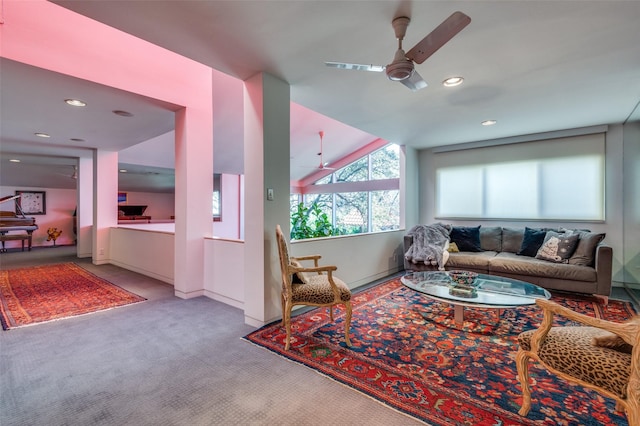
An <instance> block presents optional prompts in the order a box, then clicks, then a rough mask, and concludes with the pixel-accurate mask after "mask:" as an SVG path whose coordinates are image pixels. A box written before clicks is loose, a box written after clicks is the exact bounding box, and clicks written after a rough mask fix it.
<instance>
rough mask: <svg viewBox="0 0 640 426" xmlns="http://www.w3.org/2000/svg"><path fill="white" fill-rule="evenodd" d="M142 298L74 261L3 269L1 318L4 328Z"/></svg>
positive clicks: (65, 316) (126, 303) (0, 281)
mask: <svg viewBox="0 0 640 426" xmlns="http://www.w3.org/2000/svg"><path fill="white" fill-rule="evenodd" d="M143 300H146V299H145V298H143V297H140V296H138V295H135V294H133V293H130V292H128V291H127V290H124V289H122V288H120V287H118V286H115V285H113V284H111V283H110V282H108V281H105V280H103V279H102V278H98V277H97V276H95V275H93V274H92V273H90V272H88V271H86V270H85V269H82V268H81V267H79V266H78V265H76V264H74V263H62V264H58V265H47V266H39V267H34V268H24V269H10V270H6V271H0V321H2V328H3V329H4V330H8V329H11V328H16V327H22V326H25V325H30V324H36V323H42V322H46V321H53V320H58V319H62V318H67V317H72V316H76V315H83V314H87V313H91V312H97V311H102V310H105V309H111V308H115V307H117V306H123V305H128V304H130V303H136V302H141V301H143Z"/></svg>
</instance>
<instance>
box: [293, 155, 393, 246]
mask: <svg viewBox="0 0 640 426" xmlns="http://www.w3.org/2000/svg"><path fill="white" fill-rule="evenodd" d="M399 178H400V147H399V146H398V145H395V144H389V145H386V146H384V147H382V148H380V149H378V150H376V151H374V152H372V153H370V154H368V155H366V156H364V157H362V158H360V159H358V160H356V161H354V162H353V163H351V164H349V165H347V166H345V167H342V168H341V169H338V170H336V171H334V172H333V173H332V174H330V175H328V176H325V177H324V178H322V179H319V180H318V181H316V182H314V183H313V184H312V185H310V186H309V187H307V188H305V189H303V191H302V192H303V193H304V194H303V195H302V194H291V214H292V217H297V216H296V212H298V211H299V209H298V205H299V203H303V205H304V206H305V207H307V208H309V209H310V211H311V210H312V209H311V207H312V206H317V207H318V208H319V209H320V210H322V212H323V213H325V214H326V215H327V217H328V218H330V220H331V224H332V226H333V228H334V235H347V234H360V233H364V232H380V231H387V230H393V229H399V227H400V190H399V188H400V179H399ZM295 226H296V225H295V224H292V229H293V228H295ZM292 234H293V231H292ZM297 235H299V233H297Z"/></svg>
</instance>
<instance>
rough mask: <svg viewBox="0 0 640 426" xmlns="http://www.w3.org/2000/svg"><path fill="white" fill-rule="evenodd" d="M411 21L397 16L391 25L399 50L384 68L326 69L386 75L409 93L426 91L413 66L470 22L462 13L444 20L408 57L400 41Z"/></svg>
mask: <svg viewBox="0 0 640 426" xmlns="http://www.w3.org/2000/svg"><path fill="white" fill-rule="evenodd" d="M409 22H411V19H410V18H408V17H406V16H400V17H397V18H395V19H394V20H393V21H392V23H391V24H392V25H393V30H394V32H395V34H396V38H397V39H398V50H397V51H396V53H395V55H394V57H393V62H391V63H390V64H389V65H387V66H381V65H363V64H351V63H346V62H325V65H327V66H328V67H333V68H341V69H348V70H358V71H374V72H382V71H385V72H386V74H387V77H388V78H389V80H392V81H399V82H401V83H402V84H404V85H405V86H407V87H408V88H409V89H411V91H412V92H415V91H417V90H420V89H422V88H425V87H427V82H426V81H424V79H423V78H422V77H421V76H420V74H418V72H417V71H416V70H415V64H421V63H423V62H424V61H426V60H427V58H428V57H429V56H431V55H433V54H434V53H435V52H436V51H437V50H438V49H440V48H441V47H442V46H444V45H445V44H446V43H447V42H448V41H449V40H451V39H452V38H453V37H454V36H455V35H456V34H458V33H459V32H460V31H462V29H463V28H464V27H466V26H467V25H469V22H471V18H470V17H468V16H467V15H465V14H464V13H462V12H454V13H453V14H452V15H451V16H449V17H448V18H447V19H445V20H444V21H443V22H442V23H441V24H440V25H438V27H437V28H436V29H435V30H433V31H431V33H429V34H428V35H427V36H426V37H425V38H423V39H422V40H421V41H420V42H419V43H418V44H416V45H415V46H413V48H411V50H409V51H408V52H407V53H405V52H404V50H403V49H402V40H403V39H404V36H405V34H406V32H407V27H408V26H409Z"/></svg>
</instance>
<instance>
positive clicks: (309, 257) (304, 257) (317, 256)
mask: <svg viewBox="0 0 640 426" xmlns="http://www.w3.org/2000/svg"><path fill="white" fill-rule="evenodd" d="M321 257H322V256H320V255H319V254H310V255H307V256H291V259H295V260H319V259H320V258H321Z"/></svg>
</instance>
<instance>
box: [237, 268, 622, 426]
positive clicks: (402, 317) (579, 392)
mask: <svg viewBox="0 0 640 426" xmlns="http://www.w3.org/2000/svg"><path fill="white" fill-rule="evenodd" d="M352 300H353V305H354V308H353V319H352V326H351V343H352V344H353V346H352V347H351V348H347V347H346V346H345V344H344V339H343V336H344V311H343V310H342V309H340V310H338V312H337V315H336V312H335V311H334V316H335V319H336V321H335V322H334V323H332V322H330V319H329V311H328V309H315V310H313V311H309V312H307V313H303V314H300V315H297V316H296V317H294V318H293V319H292V328H293V330H292V341H291V349H290V350H289V351H288V352H285V351H284V339H285V330H284V327H281V326H280V322H279V321H278V322H274V323H272V324H269V325H267V326H265V327H262V328H261V329H259V330H257V331H255V332H253V333H251V334H249V335H247V336H245V339H246V340H248V341H250V342H253V343H255V344H257V345H260V346H263V347H265V348H267V349H269V350H270V351H273V352H275V353H277V354H279V355H282V356H284V357H286V358H289V359H291V360H293V361H295V362H298V363H300V364H303V365H305V366H307V367H310V368H312V369H314V370H316V371H318V372H320V373H322V374H325V375H327V376H329V377H331V378H333V379H335V380H337V381H339V382H342V383H343V384H346V385H348V386H350V387H352V388H354V389H356V390H358V391H360V392H362V393H364V394H366V395H369V396H371V397H373V398H374V399H377V400H378V401H380V402H382V403H384V404H386V405H388V406H390V407H392V408H394V409H396V410H399V411H401V412H404V413H406V414H408V415H410V416H413V417H415V418H416V419H419V420H422V421H424V422H427V423H429V424H432V425H532V424H536V425H541V424H542V425H603V424H604V425H626V424H627V420H626V417H625V416H624V414H621V413H617V412H616V411H615V409H614V406H615V404H614V402H613V401H612V400H609V399H607V398H603V397H601V396H600V395H599V394H597V393H596V392H594V391H590V390H587V389H584V388H583V387H581V386H572V385H569V384H568V383H567V382H565V381H563V380H561V379H557V378H555V377H554V376H551V375H549V374H548V373H546V371H545V370H543V369H541V368H540V367H538V366H535V364H533V363H532V364H531V367H530V372H531V377H532V378H533V379H534V384H533V387H532V389H533V401H532V408H531V411H530V412H529V414H528V416H527V417H520V416H519V415H518V410H519V409H520V403H521V401H522V399H521V393H520V385H519V383H518V379H517V372H516V366H515V354H516V352H517V349H518V344H517V336H518V334H519V333H520V332H522V331H524V330H528V329H532V328H537V326H538V324H539V323H540V321H541V319H542V315H541V310H540V309H539V308H537V307H536V306H530V307H529V306H527V307H520V308H517V309H507V310H505V311H504V312H503V313H502V315H501V317H500V318H499V319H498V318H497V315H496V311H494V310H482V309H469V308H465V321H464V324H462V325H456V324H455V322H454V320H453V309H452V308H450V307H449V305H444V304H440V303H437V302H434V301H431V300H430V299H428V298H427V297H425V296H423V295H421V294H419V293H417V292H415V291H413V290H410V289H408V288H406V287H404V286H403V285H402V284H401V283H400V280H399V279H393V280H391V281H387V282H385V283H382V284H380V285H377V286H375V287H372V288H371V289H369V290H365V291H363V292H360V293H356V294H354V296H353V299H352ZM553 300H555V301H557V302H558V303H561V304H562V305H565V306H568V307H570V308H571V309H573V310H575V311H578V312H583V313H585V314H588V315H592V316H596V317H599V318H604V319H607V320H612V321H623V320H625V319H627V318H628V317H630V316H631V315H633V314H634V313H635V312H634V309H633V307H632V305H631V304H629V303H627V302H619V301H614V300H612V301H610V303H609V305H608V306H606V307H603V306H601V305H599V304H597V303H596V302H595V301H594V300H591V299H588V298H573V297H568V296H567V295H562V296H556V295H554V297H553ZM567 323H568V322H567V321H566V320H565V321H564V322H563V323H562V324H567Z"/></svg>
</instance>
